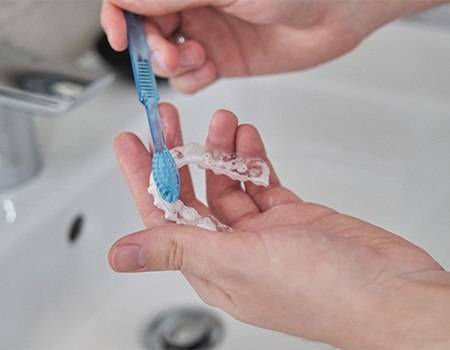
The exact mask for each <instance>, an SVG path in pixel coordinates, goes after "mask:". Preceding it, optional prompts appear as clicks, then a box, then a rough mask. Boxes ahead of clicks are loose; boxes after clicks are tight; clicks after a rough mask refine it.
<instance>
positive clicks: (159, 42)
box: [143, 19, 179, 76]
mask: <svg viewBox="0 0 450 350" xmlns="http://www.w3.org/2000/svg"><path fill="white" fill-rule="evenodd" d="M143 26H144V32H145V35H146V37H147V45H148V47H149V49H150V52H151V61H152V65H153V67H154V68H155V73H158V72H159V73H162V74H158V75H161V76H163V75H164V74H170V73H171V72H174V71H175V70H176V69H177V67H178V60H179V58H178V56H179V55H178V48H177V47H176V46H175V45H174V44H173V43H171V42H170V41H168V40H167V39H166V38H164V36H163V35H162V34H161V31H160V29H159V28H158V26H157V25H156V24H155V23H154V22H152V21H151V20H149V19H145V20H144V21H143Z"/></svg>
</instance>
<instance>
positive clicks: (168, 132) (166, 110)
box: [159, 103, 210, 215]
mask: <svg viewBox="0 0 450 350" xmlns="http://www.w3.org/2000/svg"><path fill="white" fill-rule="evenodd" d="M159 113H160V117H161V126H162V128H163V132H164V139H165V140H166V145H167V147H168V148H169V149H171V148H173V147H175V146H181V145H182V144H183V136H182V133H181V126H180V120H179V116H178V112H177V110H176V108H175V107H174V106H173V105H171V104H170V103H160V104H159ZM178 172H179V175H180V199H181V200H182V201H183V202H184V204H186V205H188V206H190V207H193V208H195V209H196V210H197V211H198V212H199V213H200V214H202V215H209V214H210V211H209V209H207V208H206V206H205V205H204V204H203V203H201V202H200V201H199V200H197V198H196V197H195V192H194V185H193V183H192V177H191V173H190V171H189V167H187V166H184V167H182V168H180V169H178Z"/></svg>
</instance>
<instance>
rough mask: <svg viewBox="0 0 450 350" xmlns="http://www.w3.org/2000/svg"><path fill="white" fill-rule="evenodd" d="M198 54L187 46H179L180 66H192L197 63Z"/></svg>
mask: <svg viewBox="0 0 450 350" xmlns="http://www.w3.org/2000/svg"><path fill="white" fill-rule="evenodd" d="M198 59H199V57H198V55H197V54H196V53H195V52H194V51H192V50H191V49H189V46H186V47H184V48H181V50H180V66H181V67H184V68H186V67H192V66H195V65H197V64H198Z"/></svg>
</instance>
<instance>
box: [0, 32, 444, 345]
mask: <svg viewBox="0 0 450 350" xmlns="http://www.w3.org/2000/svg"><path fill="white" fill-rule="evenodd" d="M449 62H450V32H448V31H447V32H445V31H440V30H438V29H423V28H420V27H415V26H413V25H411V24H405V23H398V24H394V25H390V26H388V27H386V28H384V29H383V30H381V31H379V32H378V33H376V34H375V35H373V37H372V38H371V39H370V40H368V41H367V42H365V43H364V44H363V45H362V46H361V47H360V48H359V49H358V50H356V51H354V52H353V53H352V54H350V55H347V56H346V57H343V58H341V59H339V60H337V61H335V62H333V63H331V64H327V65H323V66H322V67H319V68H317V69H313V70H309V71H307V72H301V73H295V74H286V75H279V76H274V77H262V78H254V79H247V80H242V79H235V80H229V81H225V82H220V83H218V84H215V85H214V86H212V87H211V88H209V89H206V90H204V91H202V92H200V93H198V94H197V95H195V96H193V97H192V96H183V95H180V94H178V93H175V92H173V91H171V90H169V89H167V88H166V89H164V88H163V89H162V99H163V100H165V101H170V102H172V103H173V104H175V105H176V106H177V107H178V109H179V111H180V114H181V118H182V125H183V130H184V136H185V141H187V142H189V141H199V142H202V141H203V140H204V138H205V136H206V132H207V125H208V122H209V120H210V117H211V115H212V113H213V112H214V111H215V110H216V109H218V108H227V109H230V110H232V111H234V112H236V114H237V115H238V116H239V118H240V120H241V122H246V123H253V124H255V125H256V126H257V127H258V128H259V129H260V131H261V133H262V135H263V138H264V140H265V141H266V144H267V149H268V152H269V155H270V156H271V159H272V160H273V163H274V165H275V167H276V169H277V170H278V173H279V176H280V178H281V179H282V181H283V183H284V184H285V185H286V186H287V187H289V188H291V189H293V190H294V191H295V192H297V193H298V194H299V195H300V196H301V197H302V198H303V199H305V200H308V201H314V202H320V203H323V204H326V205H329V206H331V207H333V208H335V209H337V210H340V211H342V212H345V213H348V214H350V215H354V216H357V217H360V218H363V219H365V220H368V221H370V222H372V223H375V224H377V225H379V226H382V227H384V228H386V229H388V230H391V231H393V232H395V233H397V234H400V235H402V236H404V237H405V238H407V239H409V240H411V241H413V242H415V243H417V244H419V245H420V246H422V247H424V248H425V249H426V250H427V251H428V252H429V253H430V254H431V255H432V256H434V257H435V258H436V259H437V260H438V261H439V262H440V263H441V264H442V265H443V266H445V267H446V268H447V269H448V268H450V234H449V231H448V227H450V215H449V213H450V182H449V180H448V178H449V176H448V174H449V173H450V156H449V154H450V137H449V135H450V99H449V98H448V97H449V95H448V94H449V91H450V63H449ZM36 121H37V122H38V131H39V136H40V141H41V146H42V151H43V155H44V166H43V170H42V171H41V173H40V174H39V176H38V177H37V178H35V179H33V180H32V181H30V182H29V183H27V184H26V185H24V186H22V187H20V188H17V189H15V190H14V191H11V192H10V193H3V194H0V213H1V215H2V216H1V217H0V348H33V347H34V348H37V347H39V348H77V349H81V348H90V349H92V348H143V347H144V346H143V342H142V337H143V333H144V331H145V329H146V327H147V326H148V324H149V323H150V321H151V320H152V319H153V318H154V317H155V316H156V315H157V314H158V312H160V311H161V310H163V309H165V308H171V307H176V306H185V305H201V302H200V300H199V298H198V297H197V296H196V295H195V294H194V292H193V291H192V290H191V288H190V287H189V285H188V284H187V282H185V280H184V279H183V278H182V277H181V276H180V274H178V273H175V272H174V273H172V272H168V273H147V274H116V273H114V272H112V271H111V270H110V268H109V266H108V264H107V252H108V249H109V247H110V245H111V244H112V242H113V241H115V240H116V239H117V238H119V237H120V236H122V235H124V234H127V233H130V232H133V231H137V230H140V229H142V223H141V221H140V219H139V217H138V214H137V212H136V209H135V208H134V204H133V202H132V200H131V197H130V195H129V193H128V190H127V187H126V185H125V183H124V181H123V180H122V178H121V175H120V173H119V170H118V168H117V165H116V162H115V158H114V155H113V151H112V142H113V139H114V136H115V135H117V134H118V133H119V132H121V131H125V130H131V131H134V132H136V133H138V134H139V135H140V136H141V137H143V138H147V137H148V132H147V125H146V119H145V115H144V111H143V109H142V107H141V106H140V105H139V104H138V102H137V98H136V95H135V92H134V90H133V86H132V85H131V84H127V83H125V82H121V81H117V82H116V83H115V84H113V86H111V87H110V88H109V89H108V90H106V91H105V92H103V93H102V94H101V95H100V96H98V97H96V98H95V99H93V100H91V101H90V102H89V103H87V104H85V105H84V106H81V107H80V108H79V109H77V110H76V111H73V112H71V113H70V114H69V115H66V116H65V117H63V118H60V119H57V120H54V119H52V120H44V119H42V118H40V119H39V120H36ZM194 177H195V184H196V187H197V188H198V194H199V196H200V197H201V198H204V190H203V188H201V184H202V181H203V180H202V179H203V177H202V174H201V172H200V171H198V170H195V171H194ZM2 208H3V209H2ZM77 217H82V218H83V225H82V227H81V231H80V236H79V237H78V238H76V239H74V240H73V241H70V240H69V231H70V228H71V225H72V223H73V221H74V220H75V218H77ZM280 287H281V286H280ZM204 307H205V308H207V307H206V306H204ZM213 311H214V312H215V313H216V314H217V315H218V317H219V318H220V319H221V320H222V321H223V324H224V329H225V334H224V336H223V339H222V341H221V342H220V343H219V345H218V347H217V348H223V349H236V348H246V349H250V348H255V349H262V348H266V349H288V348H308V349H311V348H324V347H326V346H325V345H323V344H316V343H309V342H304V341H301V340H298V339H295V338H292V337H288V336H285V335H282V334H278V333H275V332H270V331H266V330H260V329H257V328H255V327H252V326H248V325H244V324H241V323H239V322H237V321H235V320H233V319H232V318H231V317H229V316H227V315H226V314H224V313H222V312H220V311H218V310H213Z"/></svg>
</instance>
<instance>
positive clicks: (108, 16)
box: [100, 0, 128, 51]
mask: <svg viewBox="0 0 450 350" xmlns="http://www.w3.org/2000/svg"><path fill="white" fill-rule="evenodd" d="M100 22H101V25H102V28H103V30H104V31H105V33H106V36H107V37H108V42H109V44H110V45H111V47H112V48H113V49H114V50H116V51H123V50H125V49H126V48H127V45H128V40H127V26H126V23H125V17H124V15H123V11H122V9H121V8H120V7H117V6H116V5H114V4H113V3H112V2H111V1H109V0H104V1H103V4H102V10H101V14H100Z"/></svg>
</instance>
